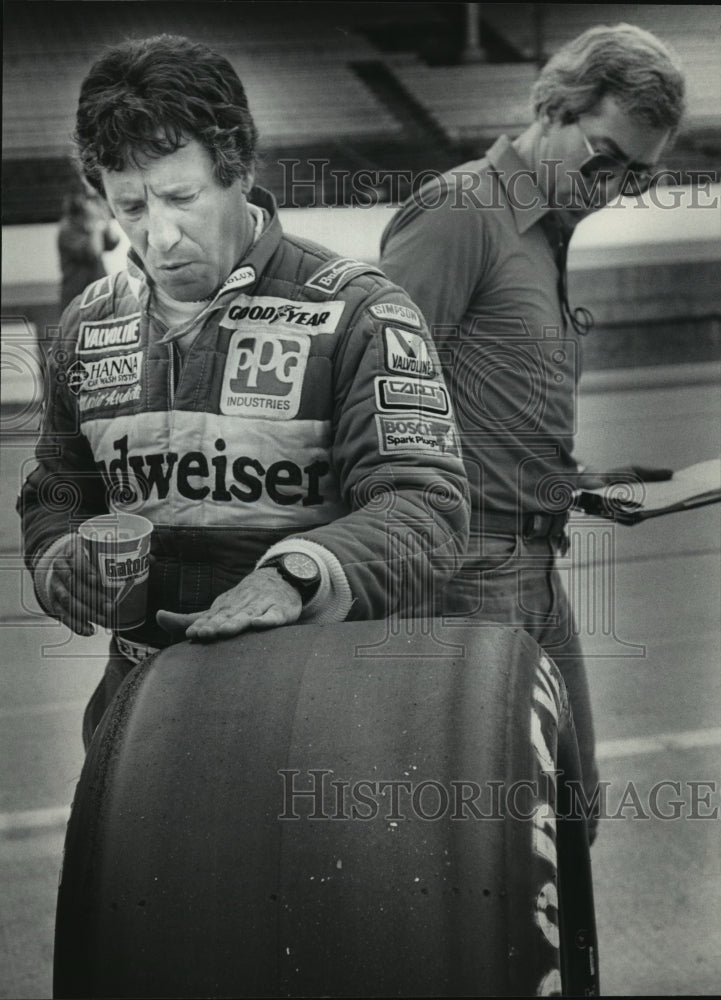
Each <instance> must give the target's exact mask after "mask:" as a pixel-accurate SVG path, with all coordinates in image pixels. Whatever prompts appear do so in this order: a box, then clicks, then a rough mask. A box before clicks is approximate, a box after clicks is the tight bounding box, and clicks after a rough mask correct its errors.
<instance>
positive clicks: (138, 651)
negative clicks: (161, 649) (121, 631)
mask: <svg viewBox="0 0 721 1000" xmlns="http://www.w3.org/2000/svg"><path fill="white" fill-rule="evenodd" d="M115 645H116V646H117V647H118V652H119V653H120V654H121V655H122V656H124V657H125V659H126V660H130V662H131V663H140V661H141V660H146V659H147V658H148V657H149V656H152V655H153V653H157V652H158V650H157V649H156V648H155V646H146V645H144V644H143V643H142V642H131V641H130V639H124V638H123V636H122V635H115Z"/></svg>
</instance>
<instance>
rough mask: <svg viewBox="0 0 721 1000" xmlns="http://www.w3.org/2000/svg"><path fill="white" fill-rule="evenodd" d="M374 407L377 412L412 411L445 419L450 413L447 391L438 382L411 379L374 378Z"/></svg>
mask: <svg viewBox="0 0 721 1000" xmlns="http://www.w3.org/2000/svg"><path fill="white" fill-rule="evenodd" d="M375 390H376V405H377V406H378V409H379V410H385V411H388V410H412V411H413V412H414V413H432V414H434V415H435V416H438V417H447V416H448V415H449V414H450V412H451V404H450V400H449V398H448V390H447V389H446V387H445V386H444V385H442V384H441V383H440V382H423V381H421V380H420V379H413V378H376V380H375Z"/></svg>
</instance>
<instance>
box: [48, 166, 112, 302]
mask: <svg viewBox="0 0 721 1000" xmlns="http://www.w3.org/2000/svg"><path fill="white" fill-rule="evenodd" d="M118 242H119V238H118V236H117V235H116V234H115V233H114V232H113V227H112V223H111V221H110V218H109V217H108V213H107V208H106V207H105V206H104V205H103V203H102V201H101V199H100V198H99V197H98V196H97V195H96V194H95V193H94V192H93V193H89V192H87V191H86V190H85V189H84V187H83V186H81V185H78V186H77V187H76V188H74V189H73V190H72V191H70V192H68V194H66V195H65V197H64V198H63V214H62V217H61V219H60V225H59V228H58V256H59V257H60V274H61V280H62V284H61V289H60V310H61V311H62V310H63V309H65V307H66V306H68V305H69V304H70V303H71V302H72V300H73V299H74V298H75V296H76V295H80V293H81V292H84V291H85V289H86V288H87V287H88V285H90V284H92V282H93V281H97V280H98V279H99V278H102V277H104V275H105V273H106V269H105V264H104V263H103V254H104V253H107V252H108V251H110V250H114V249H115V247H116V246H117V245H118Z"/></svg>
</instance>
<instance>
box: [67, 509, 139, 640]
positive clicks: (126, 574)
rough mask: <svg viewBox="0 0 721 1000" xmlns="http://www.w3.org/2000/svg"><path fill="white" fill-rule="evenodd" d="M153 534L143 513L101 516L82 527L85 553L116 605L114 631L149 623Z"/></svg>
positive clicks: (93, 518)
mask: <svg viewBox="0 0 721 1000" xmlns="http://www.w3.org/2000/svg"><path fill="white" fill-rule="evenodd" d="M152 531H153V525H152V522H151V521H149V520H148V519H147V517H141V516H140V515H139V514H122V513H118V514H101V515H99V516H98V517H91V518H90V519H89V520H88V521H84V522H83V523H82V524H81V525H80V531H79V533H80V537H81V539H82V542H83V546H84V548H85V551H86V553H87V554H88V558H89V559H90V560H91V561H92V562H93V563H94V565H95V567H96V568H97V572H98V575H99V576H100V579H101V581H102V583H103V585H104V586H105V588H106V590H107V593H108V595H109V596H110V599H111V600H112V603H113V618H112V627H113V628H114V629H119V630H122V629H130V628H136V627H137V626H138V625H142V624H143V622H144V621H145V614H146V604H147V599H148V575H149V566H150V560H149V552H150V535H151V533H152Z"/></svg>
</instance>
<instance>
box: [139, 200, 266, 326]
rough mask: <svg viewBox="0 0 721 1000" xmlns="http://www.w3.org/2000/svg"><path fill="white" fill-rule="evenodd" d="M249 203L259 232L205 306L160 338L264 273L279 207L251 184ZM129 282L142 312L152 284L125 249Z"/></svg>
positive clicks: (191, 323)
mask: <svg viewBox="0 0 721 1000" xmlns="http://www.w3.org/2000/svg"><path fill="white" fill-rule="evenodd" d="M248 202H249V204H250V205H253V206H255V207H256V208H259V209H260V210H261V211H262V213H263V226H262V232H261V234H260V236H259V237H258V239H257V240H256V241H255V242H254V243H253V244H252V246H251V247H250V249H249V250H248V252H247V254H246V255H245V257H243V258H242V260H240V261H239V262H238V263H237V264H236V266H235V267H234V268H233V270H232V271H231V272H230V274H229V275H228V277H227V278H226V279H225V281H224V282H223V284H222V285H221V286H220V288H219V289H218V290H217V291H216V293H215V294H214V295H213V296H212V297H211V298H210V299H209V301H208V304H207V305H206V306H205V308H204V309H203V310H202V311H201V312H199V313H197V314H196V315H195V316H193V317H192V319H190V320H189V321H188V322H187V323H184V324H183V325H182V326H178V327H174V328H173V329H172V330H170V331H168V333H166V334H165V336H164V337H163V338H162V342H163V343H166V342H169V341H172V340H177V339H178V338H179V337H183V336H184V335H185V334H186V333H187V332H188V331H189V330H190V329H191V328H192V327H194V326H195V325H196V324H197V323H198V321H199V320H201V319H205V318H206V317H207V316H208V315H210V314H211V313H213V312H216V311H217V310H219V309H222V308H223V307H224V302H225V296H226V295H228V294H229V293H235V292H237V291H239V290H240V289H243V291H245V292H250V291H251V290H252V289H253V287H254V286H255V285H256V283H257V282H258V279H259V278H260V276H261V275H262V274H263V272H264V270H265V268H266V266H267V264H268V261H269V260H270V258H271V257H272V256H273V254H274V253H275V251H276V250H277V248H278V245H279V243H280V240H281V237H282V235H283V231H282V228H281V225H280V220H279V218H278V208H277V205H276V202H275V198H274V197H273V195H272V194H271V193H270V192H269V191H266V190H265V188H261V187H254V188H253V189H252V190H251V192H250V195H249V196H248ZM127 273H128V283H129V284H130V288H131V291H132V292H133V294H134V295H135V297H136V298H137V300H138V302H139V303H140V305H141V307H142V309H143V311H144V312H146V313H147V312H148V311H149V309H150V302H151V291H152V285H151V283H150V279H149V278H148V275H147V274H146V273H145V269H144V268H143V263H142V261H141V260H140V258H139V257H138V255H137V254H136V253H135V251H134V250H133V249H132V248H131V249H130V250H129V251H128V267H127Z"/></svg>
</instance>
